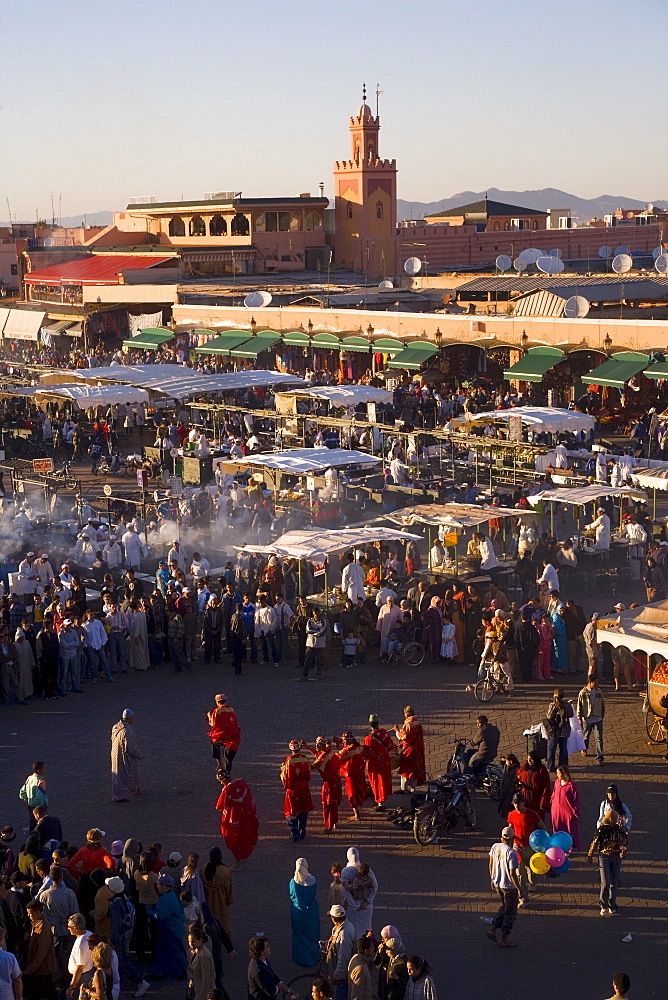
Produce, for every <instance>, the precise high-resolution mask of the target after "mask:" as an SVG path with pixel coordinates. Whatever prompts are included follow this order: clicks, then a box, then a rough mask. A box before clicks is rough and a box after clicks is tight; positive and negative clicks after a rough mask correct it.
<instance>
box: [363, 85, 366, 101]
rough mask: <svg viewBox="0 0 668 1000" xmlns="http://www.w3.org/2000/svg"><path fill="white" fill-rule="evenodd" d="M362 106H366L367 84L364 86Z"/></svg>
mask: <svg viewBox="0 0 668 1000" xmlns="http://www.w3.org/2000/svg"><path fill="white" fill-rule="evenodd" d="M362 104H366V83H363V84H362Z"/></svg>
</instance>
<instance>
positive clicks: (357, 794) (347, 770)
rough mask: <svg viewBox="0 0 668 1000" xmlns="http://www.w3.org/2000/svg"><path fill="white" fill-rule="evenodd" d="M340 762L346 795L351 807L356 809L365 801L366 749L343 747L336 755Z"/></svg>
mask: <svg viewBox="0 0 668 1000" xmlns="http://www.w3.org/2000/svg"><path fill="white" fill-rule="evenodd" d="M336 756H337V757H338V758H339V761H340V762H341V774H342V775H343V776H344V777H345V779H346V795H347V796H348V802H349V803H350V805H351V806H355V807H356V808H358V807H359V806H363V805H364V803H365V802H366V800H367V795H368V794H369V793H368V789H367V783H366V766H365V765H366V759H367V756H368V752H367V748H366V747H361V746H350V747H344V749H343V750H339V752H338V753H337V754H336Z"/></svg>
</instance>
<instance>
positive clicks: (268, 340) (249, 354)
mask: <svg viewBox="0 0 668 1000" xmlns="http://www.w3.org/2000/svg"><path fill="white" fill-rule="evenodd" d="M280 339H281V338H280V337H279V335H278V334H277V333H271V332H270V331H268V330H265V331H264V332H263V333H258V334H257V336H255V337H251V338H250V339H248V340H246V341H245V343H243V344H239V346H238V347H235V348H234V350H233V351H230V354H232V355H233V356H234V357H235V358H256V357H257V356H258V354H262V352H263V351H268V350H269V349H270V348H271V347H273V346H274V344H277V343H278V341H279V340H280Z"/></svg>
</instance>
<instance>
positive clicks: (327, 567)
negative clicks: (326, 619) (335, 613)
mask: <svg viewBox="0 0 668 1000" xmlns="http://www.w3.org/2000/svg"><path fill="white" fill-rule="evenodd" d="M328 569H329V566H328V563H327V559H325V606H326V607H327V608H329V582H328V580H327V570H328Z"/></svg>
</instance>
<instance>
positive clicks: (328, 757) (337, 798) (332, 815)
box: [302, 736, 343, 833]
mask: <svg viewBox="0 0 668 1000" xmlns="http://www.w3.org/2000/svg"><path fill="white" fill-rule="evenodd" d="M302 749H304V750H308V751H309V752H310V753H312V754H313V755H314V756H315V760H314V761H313V767H314V769H315V770H316V771H317V772H318V774H319V775H320V777H321V778H322V790H321V792H320V798H321V801H322V821H323V823H324V825H325V833H332V832H333V831H334V830H336V824H337V823H338V821H339V806H340V805H341V799H342V798H343V786H342V784H341V761H340V760H339V758H338V756H337V753H336V751H335V750H333V749H332V745H331V741H330V740H327V739H325V737H324V736H318V738H317V739H316V741H315V748H312V747H310V746H308V745H307V744H306V743H302Z"/></svg>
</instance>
